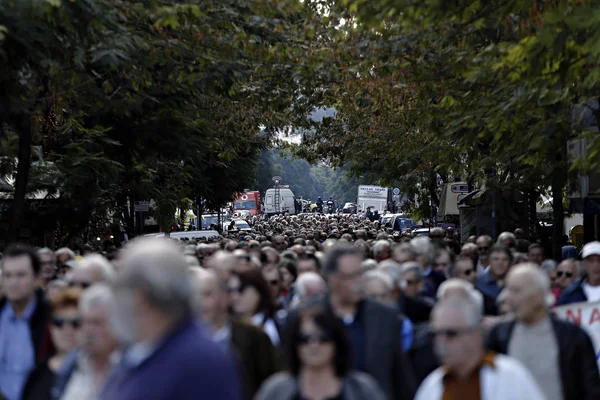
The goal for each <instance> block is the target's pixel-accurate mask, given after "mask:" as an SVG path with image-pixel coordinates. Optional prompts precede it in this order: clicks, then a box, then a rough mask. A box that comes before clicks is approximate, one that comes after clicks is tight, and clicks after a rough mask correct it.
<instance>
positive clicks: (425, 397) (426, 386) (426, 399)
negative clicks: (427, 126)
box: [415, 367, 444, 400]
mask: <svg viewBox="0 0 600 400" xmlns="http://www.w3.org/2000/svg"><path fill="white" fill-rule="evenodd" d="M443 377H444V370H443V369H442V367H439V368H438V369H436V370H434V371H433V372H432V373H430V374H429V375H427V378H425V380H424V381H423V383H421V386H419V390H417V394H416V396H415V399H417V400H432V399H436V398H440V397H441V391H442V379H443Z"/></svg>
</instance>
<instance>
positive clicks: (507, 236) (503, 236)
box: [496, 232, 517, 244]
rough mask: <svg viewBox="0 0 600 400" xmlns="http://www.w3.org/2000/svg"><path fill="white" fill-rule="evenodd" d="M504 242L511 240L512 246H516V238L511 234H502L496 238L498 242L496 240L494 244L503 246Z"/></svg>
mask: <svg viewBox="0 0 600 400" xmlns="http://www.w3.org/2000/svg"><path fill="white" fill-rule="evenodd" d="M505 240H512V242H513V243H514V244H517V238H516V236H515V234H514V233H512V232H502V233H501V234H500V235H499V236H498V240H496V243H498V244H504V241H505Z"/></svg>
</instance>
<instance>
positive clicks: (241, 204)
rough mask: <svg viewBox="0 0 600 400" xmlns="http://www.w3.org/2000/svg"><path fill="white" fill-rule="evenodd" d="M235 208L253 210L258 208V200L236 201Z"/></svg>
mask: <svg viewBox="0 0 600 400" xmlns="http://www.w3.org/2000/svg"><path fill="white" fill-rule="evenodd" d="M234 208H235V209H236V210H253V209H255V208H256V201H254V200H244V201H236V202H235V203H234Z"/></svg>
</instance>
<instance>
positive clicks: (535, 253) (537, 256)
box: [527, 243, 544, 266]
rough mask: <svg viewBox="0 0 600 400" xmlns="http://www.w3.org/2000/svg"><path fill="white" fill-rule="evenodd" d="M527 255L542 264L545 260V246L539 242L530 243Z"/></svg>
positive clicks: (531, 259) (534, 261)
mask: <svg viewBox="0 0 600 400" xmlns="http://www.w3.org/2000/svg"><path fill="white" fill-rule="evenodd" d="M527 256H528V257H529V261H531V262H532V263H535V264H537V265H540V266H541V265H542V263H543V262H544V246H542V245H541V244H539V243H534V244H532V245H530V246H529V250H528V251H527Z"/></svg>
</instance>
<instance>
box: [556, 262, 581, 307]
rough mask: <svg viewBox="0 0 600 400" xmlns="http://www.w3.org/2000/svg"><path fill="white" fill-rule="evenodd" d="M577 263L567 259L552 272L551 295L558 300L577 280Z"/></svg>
mask: <svg viewBox="0 0 600 400" xmlns="http://www.w3.org/2000/svg"><path fill="white" fill-rule="evenodd" d="M577 270H578V261H576V260H574V259H572V258H567V259H566V260H564V261H562V262H561V263H560V264H558V266H557V267H556V270H555V271H554V288H553V289H552V293H554V295H555V296H556V299H557V300H558V299H559V298H560V295H561V294H562V292H563V291H564V290H565V289H566V288H568V287H569V286H570V285H571V283H573V281H574V280H575V279H577Z"/></svg>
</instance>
